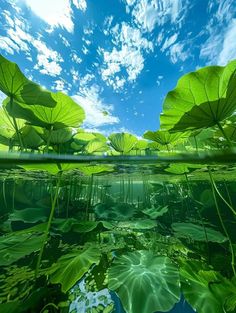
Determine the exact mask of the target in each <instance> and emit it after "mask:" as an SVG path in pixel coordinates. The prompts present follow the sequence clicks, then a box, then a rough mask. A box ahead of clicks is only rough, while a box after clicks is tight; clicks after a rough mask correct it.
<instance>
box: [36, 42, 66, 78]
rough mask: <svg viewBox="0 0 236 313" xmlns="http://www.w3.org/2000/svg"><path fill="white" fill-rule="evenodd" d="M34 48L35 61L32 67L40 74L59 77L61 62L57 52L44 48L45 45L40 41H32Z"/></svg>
mask: <svg viewBox="0 0 236 313" xmlns="http://www.w3.org/2000/svg"><path fill="white" fill-rule="evenodd" d="M32 44H33V45H34V47H35V48H36V49H37V52H38V54H37V61H38V63H37V64H36V65H35V66H34V68H35V69H38V70H39V71H40V73H42V74H47V75H50V76H57V75H60V73H61V71H62V68H61V66H60V64H59V63H60V62H62V61H63V59H62V57H61V56H60V54H59V53H58V52H57V51H54V50H52V49H50V48H48V47H47V46H46V44H45V43H44V42H42V41H40V40H34V41H33V43H32Z"/></svg>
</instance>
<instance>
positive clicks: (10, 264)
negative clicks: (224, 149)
mask: <svg viewBox="0 0 236 313" xmlns="http://www.w3.org/2000/svg"><path fill="white" fill-rule="evenodd" d="M28 163H29V162H28ZM235 177H236V167H235V164H234V163H232V162H231V163H229V162H227V163H225V164H224V163H222V161H221V162H220V163H216V164H212V163H211V164H207V163H206V164H205V163H200V164H198V163H196V162H192V163H191V162H184V163H183V162H182V163H181V162H178V163H168V162H167V163H165V162H164V163H163V162H162V163H159V164H157V163H156V164H153V163H150V162H147V163H145V161H143V162H142V163H137V162H136V163H135V161H132V158H130V159H129V161H128V162H118V163H115V162H111V163H109V162H107V163H104V162H103V163H98V162H96V163H84V164H79V165H78V164H69V163H68V164H66V163H63V164H59V163H58V164H56V163H55V164H54V163H51V164H44V163H35V164H18V165H16V164H15V165H13V164H10V165H9V164H8V165H6V164H5V165H4V164H3V165H2V169H1V171H0V199H1V223H0V231H1V237H0V252H1V257H0V302H1V304H0V311H1V312H4V313H5V312H17V313H18V312H19V313H20V312H44V313H46V312H62V313H64V312H71V313H95V312H101V313H109V312H117V313H118V312H127V313H154V312H175V313H177V312H183V313H189V312H194V311H197V312H200V313H221V312H222V313H223V312H235V307H236V280H235V268H236V267H235V259H234V258H235V249H236V231H235V218H236V197H235V195H236V182H235ZM232 277H233V278H232Z"/></svg>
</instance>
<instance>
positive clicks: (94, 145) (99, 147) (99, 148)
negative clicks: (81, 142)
mask: <svg viewBox="0 0 236 313" xmlns="http://www.w3.org/2000/svg"><path fill="white" fill-rule="evenodd" d="M84 150H85V151H86V152H87V153H94V152H105V151H107V150H108V146H107V145H106V143H105V142H104V141H100V140H98V139H93V140H91V141H89V142H88V144H87V145H86V146H85V147H84Z"/></svg>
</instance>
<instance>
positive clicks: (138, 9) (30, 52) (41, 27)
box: [0, 0, 236, 135]
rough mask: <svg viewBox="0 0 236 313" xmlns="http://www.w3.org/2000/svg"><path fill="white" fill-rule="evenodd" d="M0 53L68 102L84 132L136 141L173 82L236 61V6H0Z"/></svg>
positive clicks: (179, 0)
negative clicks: (78, 110) (130, 136)
mask: <svg viewBox="0 0 236 313" xmlns="http://www.w3.org/2000/svg"><path fill="white" fill-rule="evenodd" d="M0 53H1V54H2V55H3V56H5V57H7V58H8V59H10V60H11V61H14V62H16V63H18V65H19V66H20V68H21V69H22V71H23V72H24V73H25V74H26V76H27V77H28V78H30V79H32V80H34V81H36V82H38V83H40V84H41V85H42V86H44V87H46V88H47V89H50V90H52V91H57V90H58V91H59V90H60V91H63V92H65V93H67V94H68V95H70V96H72V97H73V98H74V99H75V100H76V101H77V102H78V103H79V104H80V105H81V106H83V108H84V109H85V111H86V114H87V118H86V121H85V124H84V127H85V128H86V129H96V130H99V131H102V132H104V133H110V132H114V131H129V132H132V133H134V134H137V135H141V134H142V133H143V132H144V131H145V130H156V129H158V127H159V113H160V112H161V110H162V103H163V99H164V97H165V95H166V93H167V92H168V91H169V90H171V89H173V88H174V86H175V85H176V82H177V80H178V78H179V77H180V76H182V75H183V74H184V73H187V72H189V71H193V70H195V69H197V68H199V67H202V66H205V65H209V64H219V65H225V64H226V63H227V62H228V61H229V60H231V59H234V58H236V2H235V0H15V1H14V0H1V1H0Z"/></svg>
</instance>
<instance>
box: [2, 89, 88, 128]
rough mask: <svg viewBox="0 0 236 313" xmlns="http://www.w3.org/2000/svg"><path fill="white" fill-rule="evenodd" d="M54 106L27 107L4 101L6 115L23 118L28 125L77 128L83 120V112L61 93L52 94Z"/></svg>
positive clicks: (22, 104)
mask: <svg viewBox="0 0 236 313" xmlns="http://www.w3.org/2000/svg"><path fill="white" fill-rule="evenodd" d="M52 97H53V99H54V100H55V101H56V106H55V107H53V108H49V107H44V106H42V105H37V104H35V105H31V106H28V105H26V104H24V103H19V102H13V104H12V106H11V105H10V102H9V100H8V99H7V100H5V101H4V105H5V107H6V110H7V111H8V113H9V114H10V115H11V116H13V117H15V118H23V119H25V120H27V121H28V122H29V123H30V124H32V125H35V126H40V127H45V128H47V129H53V130H55V129H60V128H64V127H79V126H80V124H81V123H82V122H83V120H84V118H85V113H84V110H83V109H82V108H81V107H80V106H79V105H78V104H77V103H76V102H74V101H73V100H72V99H71V98H70V97H69V96H67V95H65V94H63V93H62V92H58V93H54V94H53V93H52Z"/></svg>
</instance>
